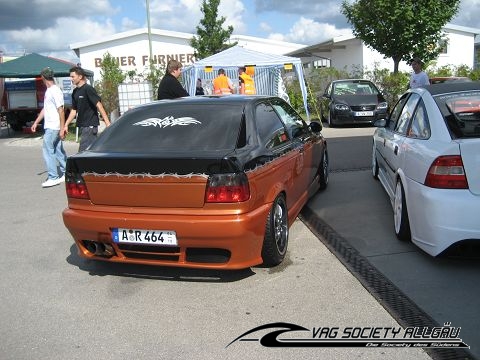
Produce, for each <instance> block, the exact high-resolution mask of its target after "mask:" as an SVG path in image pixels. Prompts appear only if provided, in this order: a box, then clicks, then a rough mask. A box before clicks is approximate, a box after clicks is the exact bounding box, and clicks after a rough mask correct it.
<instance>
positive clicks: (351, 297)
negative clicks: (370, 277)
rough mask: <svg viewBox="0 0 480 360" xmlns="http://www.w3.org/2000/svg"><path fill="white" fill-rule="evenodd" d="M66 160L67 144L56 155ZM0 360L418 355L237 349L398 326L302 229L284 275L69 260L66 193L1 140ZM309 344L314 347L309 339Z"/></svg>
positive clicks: (299, 226)
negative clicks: (325, 332)
mask: <svg viewBox="0 0 480 360" xmlns="http://www.w3.org/2000/svg"><path fill="white" fill-rule="evenodd" d="M65 147H66V150H67V153H69V154H72V153H74V152H75V151H76V149H77V144H75V143H68V144H66V146H65ZM0 154H1V160H0V164H1V168H2V171H1V175H0V180H1V182H2V191H1V195H0V199H1V203H2V204H3V205H2V207H1V209H0V225H1V228H2V241H3V242H4V244H6V245H5V246H4V250H3V251H2V252H1V253H0V271H1V272H2V277H1V278H0V292H1V293H2V302H1V305H0V315H1V317H2V325H1V326H0V348H1V349H2V359H31V358H33V357H35V358H41V359H66V358H68V359H85V358H103V359H131V358H137V359H158V358H175V359H205V358H209V359H225V358H229V359H263V358H264V359H271V358H277V359H292V358H295V359H314V358H315V359H317V358H322V359H339V358H345V359H347V358H361V359H385V358H389V359H422V358H423V359H428V358H429V356H428V355H427V354H426V353H425V352H424V351H423V350H421V349H412V348H410V349H385V348H380V349H373V348H355V347H354V348H342V347H330V348H305V347H300V348H277V349H275V348H268V347H265V346H262V345H261V344H259V343H258V342H252V341H249V342H246V341H236V342H234V343H232V344H231V345H230V346H228V347H227V345H228V344H229V343H231V342H232V341H233V340H234V339H236V338H237V337H239V336H240V335H242V334H243V333H245V332H247V331H249V330H251V329H253V328H256V327H258V326H262V325H265V324H270V323H277V322H283V323H289V324H296V325H299V326H303V327H305V328H307V329H313V328H317V329H318V328H321V327H322V328H326V327H338V328H340V329H345V328H348V327H379V328H380V327H381V328H396V327H398V326H399V324H398V323H397V322H396V321H395V320H394V319H393V317H392V316H391V315H390V314H389V313H388V311H386V310H385V309H384V308H383V307H382V306H381V305H380V304H379V303H378V302H377V301H376V300H375V299H374V298H373V297H372V296H371V294H370V293H369V292H368V291H367V290H366V289H365V288H364V286H362V284H361V283H360V282H359V281H358V280H357V279H356V278H355V277H354V276H353V275H352V274H351V273H350V272H349V271H348V270H347V269H346V268H345V267H344V266H343V265H342V264H341V263H340V262H339V261H338V259H337V258H336V257H335V256H334V255H333V254H332V253H331V252H330V251H329V250H328V249H327V248H326V247H325V246H324V245H323V244H322V243H321V242H320V241H319V239H318V238H316V237H315V236H313V234H312V233H311V232H310V231H309V230H308V228H307V227H306V226H305V225H304V224H303V223H302V221H300V220H297V221H296V222H295V223H294V224H293V226H292V229H291V238H290V247H289V252H288V256H287V258H286V261H285V262H284V264H282V265H281V266H279V267H276V268H272V269H268V268H263V267H261V266H259V267H254V268H251V269H247V270H244V271H235V272H219V271H191V270H187V269H171V268H156V267H145V266H124V265H119V264H108V263H100V262H89V261H85V260H83V259H81V258H79V257H78V256H77V254H76V248H75V246H74V245H73V241H72V239H71V237H70V235H69V234H68V231H67V230H66V229H65V227H64V226H63V223H62V219H61V211H62V209H63V208H64V207H65V206H66V199H65V194H64V188H63V187H62V186H56V187H53V188H48V189H42V188H41V186H40V184H41V182H42V181H43V180H44V178H45V170H44V164H43V160H42V156H41V139H40V138H38V137H28V136H19V137H8V136H3V133H2V136H0ZM309 336H310V337H311V336H312V335H311V334H309Z"/></svg>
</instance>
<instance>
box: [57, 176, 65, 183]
mask: <svg viewBox="0 0 480 360" xmlns="http://www.w3.org/2000/svg"><path fill="white" fill-rule="evenodd" d="M57 180H58V183H59V184H60V183H64V182H65V174H63V175H62V177H61V178H58V179H57Z"/></svg>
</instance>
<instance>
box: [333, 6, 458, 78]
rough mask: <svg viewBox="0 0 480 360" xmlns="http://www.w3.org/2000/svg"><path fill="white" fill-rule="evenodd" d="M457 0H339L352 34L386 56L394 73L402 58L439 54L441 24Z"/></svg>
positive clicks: (448, 19) (456, 7)
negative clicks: (348, 0)
mask: <svg viewBox="0 0 480 360" xmlns="http://www.w3.org/2000/svg"><path fill="white" fill-rule="evenodd" d="M459 6H460V0H421V1H419V0H402V1H400V0H357V1H355V2H354V3H352V4H349V3H348V2H347V0H343V2H342V10H341V11H342V13H343V14H344V15H345V16H346V17H347V20H348V22H349V23H350V24H351V25H352V27H353V34H354V35H355V36H356V37H358V38H360V39H361V40H362V41H363V42H364V43H365V44H366V45H367V46H369V47H371V48H372V49H375V50H377V51H378V52H379V53H381V54H383V55H384V56H385V57H386V58H392V59H393V63H394V70H393V72H394V73H397V72H398V64H399V63H400V61H401V60H405V61H408V60H410V59H411V58H412V57H419V58H421V59H422V60H423V61H424V62H426V61H429V60H432V59H434V58H436V57H437V56H438V53H439V50H440V48H441V46H445V43H444V42H441V40H443V39H442V37H443V36H444V34H443V32H442V28H443V26H444V25H445V24H446V23H448V22H449V21H450V20H451V19H452V18H453V16H454V15H455V14H456V13H457V11H458V8H459Z"/></svg>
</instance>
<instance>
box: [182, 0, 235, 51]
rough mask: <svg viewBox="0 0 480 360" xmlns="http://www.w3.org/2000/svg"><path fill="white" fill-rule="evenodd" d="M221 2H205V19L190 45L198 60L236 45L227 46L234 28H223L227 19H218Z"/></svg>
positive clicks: (218, 0)
mask: <svg viewBox="0 0 480 360" xmlns="http://www.w3.org/2000/svg"><path fill="white" fill-rule="evenodd" d="M219 4H220V0H203V2H202V8H201V10H202V13H203V15H204V16H203V18H202V19H201V20H200V24H199V25H198V26H197V36H193V38H192V39H191V40H190V45H191V46H192V47H193V49H194V55H195V58H196V59H197V60H200V59H203V58H206V57H208V56H210V55H214V54H216V53H218V52H220V51H223V50H225V49H228V48H229V47H232V46H234V45H236V44H237V43H236V42H235V43H234V44H227V41H228V40H229V39H230V36H231V35H232V32H233V26H228V27H227V29H224V28H223V24H224V22H225V17H224V16H222V17H220V18H219V17H218V5H219Z"/></svg>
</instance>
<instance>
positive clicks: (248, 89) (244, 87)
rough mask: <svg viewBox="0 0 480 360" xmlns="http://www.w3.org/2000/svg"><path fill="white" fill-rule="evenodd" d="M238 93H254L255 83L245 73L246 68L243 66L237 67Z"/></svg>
mask: <svg viewBox="0 0 480 360" xmlns="http://www.w3.org/2000/svg"><path fill="white" fill-rule="evenodd" d="M238 74H239V78H238V80H239V87H240V94H245V95H255V94H256V93H257V92H256V90H255V83H254V81H253V79H252V77H251V76H250V75H248V74H247V69H246V68H245V67H244V66H243V67H240V68H238Z"/></svg>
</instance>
